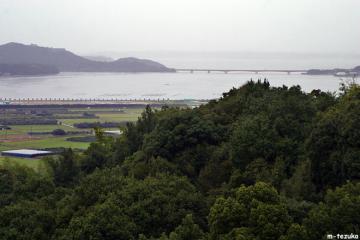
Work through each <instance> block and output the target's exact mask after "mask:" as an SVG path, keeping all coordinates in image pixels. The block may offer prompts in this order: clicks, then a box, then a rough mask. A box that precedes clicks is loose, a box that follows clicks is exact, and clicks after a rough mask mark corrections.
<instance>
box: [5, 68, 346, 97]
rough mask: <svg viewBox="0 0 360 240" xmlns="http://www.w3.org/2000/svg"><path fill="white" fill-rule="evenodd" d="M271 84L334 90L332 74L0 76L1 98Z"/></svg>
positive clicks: (188, 93) (201, 93)
mask: <svg viewBox="0 0 360 240" xmlns="http://www.w3.org/2000/svg"><path fill="white" fill-rule="evenodd" d="M259 78H262V79H263V78H267V79H268V80H269V81H270V83H271V84H272V85H274V86H282V85H287V86H292V85H300V86H301V87H302V88H303V90H304V91H311V90H312V89H321V90H324V91H331V92H334V91H337V90H338V89H339V84H340V81H341V80H340V79H339V78H336V77H332V76H306V75H300V74H291V75H287V74H271V73H266V74H250V73H249V74H248V73H229V74H224V73H210V74H208V73H194V74H190V73H141V74H124V73H61V74H59V75H56V76H41V77H6V78H4V77H3V78H0V97H2V98H4V97H6V98H104V99H111V98H121V99H143V98H147V99H148V98H150V99H158V98H160V99H162V98H169V99H212V98H217V97H220V96H221V94H222V93H223V92H226V91H228V90H229V89H231V88H232V87H239V86H241V85H243V84H244V83H246V82H247V81H248V80H250V79H254V80H256V79H259Z"/></svg>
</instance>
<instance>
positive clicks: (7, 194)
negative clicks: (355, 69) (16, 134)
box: [0, 80, 360, 240]
mask: <svg viewBox="0 0 360 240" xmlns="http://www.w3.org/2000/svg"><path fill="white" fill-rule="evenodd" d="M359 178H360V87H359V86H357V85H354V84H352V85H350V86H346V87H343V88H342V90H341V92H340V94H339V95H337V96H335V95H334V94H330V93H325V92H321V91H320V90H314V91H312V92H311V93H304V92H303V91H302V90H301V88H300V87H299V86H294V87H290V88H289V87H285V86H284V87H277V88H275V87H271V86H270V85H269V83H268V82H267V81H266V80H265V81H258V82H253V81H250V82H248V83H247V84H246V85H244V86H242V87H240V88H239V89H232V90H230V91H229V92H227V93H224V94H223V97H222V98H221V99H219V100H213V101H211V102H209V103H208V104H206V105H203V106H201V107H199V108H195V109H176V108H168V107H164V108H163V109H162V110H161V111H154V110H152V109H151V108H150V107H148V108H147V109H146V110H145V111H144V112H143V114H142V116H141V117H140V118H139V120H138V121H137V123H136V124H132V123H129V124H127V126H126V129H125V131H124V134H123V135H122V136H121V137H120V138H118V139H113V138H109V137H106V136H104V135H103V134H102V132H101V130H99V129H98V130H97V142H96V143H92V144H91V146H90V147H89V148H88V149H87V150H86V152H85V153H84V154H75V153H74V152H73V151H72V150H67V151H66V152H65V153H64V154H63V156H61V157H59V158H53V159H48V160H47V161H46V164H45V166H44V169H41V171H39V172H35V171H33V170H31V169H27V168H25V167H21V166H16V165H13V164H10V163H8V164H7V165H5V166H3V167H1V169H0V195H1V196H0V206H1V207H0V239H44V240H45V239H62V240H68V239H93V240H94V239H96V240H97V239H99V240H100V239H140V240H150V239H151V240H156V239H159V240H160V239H161V240H189V239H194V240H200V239H204V240H205V239H209V240H232V239H236V240H251V239H259V240H265V239H269V240H270V239H281V240H297V239H299V240H300V239H304V240H312V239H326V234H337V233H342V234H350V233H357V234H359V233H360V218H359V216H360V183H358V180H359Z"/></svg>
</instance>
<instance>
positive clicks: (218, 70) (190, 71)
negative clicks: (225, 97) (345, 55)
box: [175, 68, 307, 74]
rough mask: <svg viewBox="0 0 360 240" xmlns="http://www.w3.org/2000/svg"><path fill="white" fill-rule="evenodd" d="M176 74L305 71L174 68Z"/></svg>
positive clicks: (287, 70) (302, 71)
mask: <svg viewBox="0 0 360 240" xmlns="http://www.w3.org/2000/svg"><path fill="white" fill-rule="evenodd" d="M175 71H176V72H189V73H194V72H207V73H211V72H222V73H225V74H227V73H230V72H235V73H236V72H237V73H241V72H246V73H256V74H258V73H287V74H291V73H306V72H307V70H299V69H268V70H266V69H206V68H176V69H175Z"/></svg>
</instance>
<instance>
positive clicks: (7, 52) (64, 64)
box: [0, 43, 173, 72]
mask: <svg viewBox="0 0 360 240" xmlns="http://www.w3.org/2000/svg"><path fill="white" fill-rule="evenodd" d="M0 63H4V64H41V65H52V66H55V67H56V68H58V69H59V71H61V72H172V71H173V70H172V69H169V68H167V67H165V66H164V65H162V64H160V63H157V62H154V61H151V60H145V59H137V58H121V59H118V60H116V61H112V62H100V61H93V60H90V59H86V58H84V57H80V56H78V55H76V54H74V53H72V52H70V51H67V50H65V49H63V48H47V47H39V46H37V45H24V44H20V43H8V44H4V45H0Z"/></svg>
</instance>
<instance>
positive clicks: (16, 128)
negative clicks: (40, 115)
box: [0, 125, 74, 140]
mask: <svg viewBox="0 0 360 240" xmlns="http://www.w3.org/2000/svg"><path fill="white" fill-rule="evenodd" d="M10 127H11V130H2V131H0V140H1V139H4V138H1V136H2V137H4V135H16V134H28V133H29V132H51V131H53V130H54V129H58V128H60V129H64V130H65V131H71V130H74V129H73V128H71V127H67V126H62V125H11V126H10Z"/></svg>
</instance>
